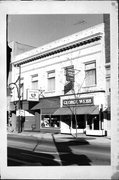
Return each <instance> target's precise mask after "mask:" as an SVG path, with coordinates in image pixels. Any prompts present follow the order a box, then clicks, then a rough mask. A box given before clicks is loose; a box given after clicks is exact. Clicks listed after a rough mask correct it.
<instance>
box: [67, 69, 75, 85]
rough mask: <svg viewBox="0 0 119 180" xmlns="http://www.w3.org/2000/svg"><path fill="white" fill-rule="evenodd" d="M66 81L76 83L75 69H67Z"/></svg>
mask: <svg viewBox="0 0 119 180" xmlns="http://www.w3.org/2000/svg"><path fill="white" fill-rule="evenodd" d="M65 70H66V81H73V82H74V67H73V66H71V67H66V69H65Z"/></svg>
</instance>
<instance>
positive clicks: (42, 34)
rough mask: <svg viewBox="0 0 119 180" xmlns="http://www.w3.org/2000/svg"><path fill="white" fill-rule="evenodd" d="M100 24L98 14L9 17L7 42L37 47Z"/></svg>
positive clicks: (100, 16)
mask: <svg viewBox="0 0 119 180" xmlns="http://www.w3.org/2000/svg"><path fill="white" fill-rule="evenodd" d="M101 22H102V15H98V14H97V15H94V14H92V15H91V14H90V15H89V14H87V15H81V14H69V15H68V14H67V15H63V14H59V15H58V14H57V15H54V14H52V15H51V14H50V15H9V16H8V42H11V41H17V42H19V43H23V44H28V45H31V46H34V47H39V46H42V45H45V44H47V43H49V42H52V41H54V40H57V39H60V38H63V37H65V36H68V35H71V34H73V33H77V32H79V31H81V30H83V29H86V28H88V27H91V26H94V25H96V24H99V23H101Z"/></svg>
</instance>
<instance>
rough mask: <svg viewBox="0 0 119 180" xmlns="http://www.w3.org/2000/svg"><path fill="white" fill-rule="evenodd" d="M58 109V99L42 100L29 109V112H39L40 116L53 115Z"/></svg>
mask: <svg viewBox="0 0 119 180" xmlns="http://www.w3.org/2000/svg"><path fill="white" fill-rule="evenodd" d="M59 107H60V97H59V96H58V97H52V98H42V99H40V100H39V102H38V103H37V104H36V105H35V106H34V107H32V108H31V110H37V109H40V110H41V114H45V115H53V114H54V113H55V111H57V110H58V109H59Z"/></svg>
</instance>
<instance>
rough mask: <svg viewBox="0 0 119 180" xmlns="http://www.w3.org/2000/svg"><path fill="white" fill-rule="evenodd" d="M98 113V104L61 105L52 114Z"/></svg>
mask: <svg viewBox="0 0 119 180" xmlns="http://www.w3.org/2000/svg"><path fill="white" fill-rule="evenodd" d="M75 112H76V114H99V106H80V107H61V108H59V109H58V110H57V111H56V112H54V115H72V114H75Z"/></svg>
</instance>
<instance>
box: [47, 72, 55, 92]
mask: <svg viewBox="0 0 119 180" xmlns="http://www.w3.org/2000/svg"><path fill="white" fill-rule="evenodd" d="M47 79H48V91H54V90H55V71H54V70H53V71H50V72H48V74H47Z"/></svg>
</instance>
